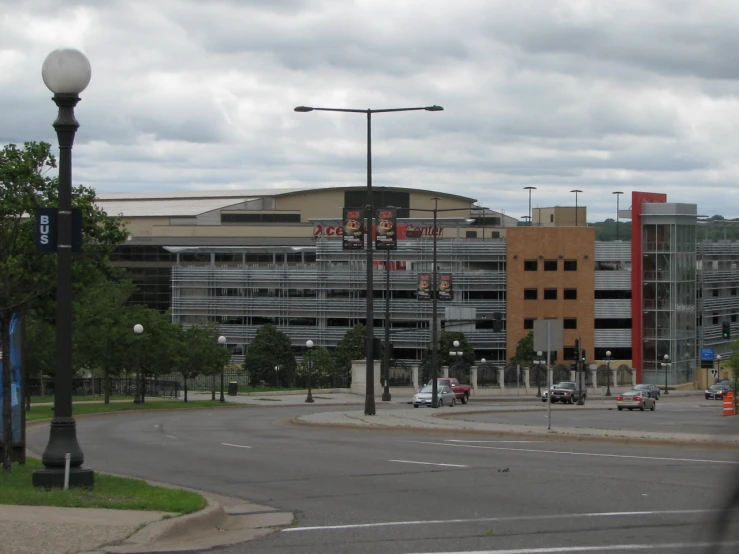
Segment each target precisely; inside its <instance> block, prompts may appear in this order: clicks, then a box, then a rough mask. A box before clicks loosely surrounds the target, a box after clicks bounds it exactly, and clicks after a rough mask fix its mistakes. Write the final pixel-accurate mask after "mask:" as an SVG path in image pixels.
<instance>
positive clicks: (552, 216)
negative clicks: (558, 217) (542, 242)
mask: <svg viewBox="0 0 739 554" xmlns="http://www.w3.org/2000/svg"><path fill="white" fill-rule="evenodd" d="M549 223H554V214H549Z"/></svg>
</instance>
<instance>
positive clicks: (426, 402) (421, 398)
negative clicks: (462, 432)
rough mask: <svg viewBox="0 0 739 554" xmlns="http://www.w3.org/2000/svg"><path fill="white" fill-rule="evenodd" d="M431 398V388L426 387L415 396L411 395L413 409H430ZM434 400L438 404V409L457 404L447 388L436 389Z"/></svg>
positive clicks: (451, 392) (452, 393)
mask: <svg viewBox="0 0 739 554" xmlns="http://www.w3.org/2000/svg"><path fill="white" fill-rule="evenodd" d="M432 396H433V387H432V386H431V385H426V386H425V387H423V388H422V389H421V390H420V391H418V392H417V393H416V394H415V395H413V407H414V408H418V407H419V406H429V407H431V399H432ZM436 398H437V399H438V402H439V408H441V407H442V406H454V405H455V404H456V403H457V398H456V396H455V394H454V392H453V391H452V389H450V388H449V387H438V388H437V389H436Z"/></svg>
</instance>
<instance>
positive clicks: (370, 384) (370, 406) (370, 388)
mask: <svg viewBox="0 0 739 554" xmlns="http://www.w3.org/2000/svg"><path fill="white" fill-rule="evenodd" d="M418 110H425V111H427V112H441V111H444V108H442V107H441V106H425V107H419V108H390V109H382V110H371V109H368V110H356V109H348V108H314V107H310V106H297V107H296V108H295V111H296V112H312V111H324V112H346V113H363V114H367V200H366V205H365V216H366V233H367V241H366V242H367V243H366V244H365V248H366V249H367V291H366V294H367V314H366V331H367V335H366V338H365V346H364V350H365V358H366V361H367V366H366V371H365V380H366V383H367V385H366V392H365V397H364V415H375V413H376V411H375V360H374V352H373V351H372V348H373V346H374V340H373V339H374V331H375V329H374V315H375V314H374V299H373V295H374V290H373V289H374V287H373V282H372V281H373V271H374V269H373V267H372V253H373V249H372V215H373V214H372V204H373V201H372V114H373V113H387V112H411V111H418Z"/></svg>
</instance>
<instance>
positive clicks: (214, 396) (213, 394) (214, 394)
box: [210, 373, 216, 401]
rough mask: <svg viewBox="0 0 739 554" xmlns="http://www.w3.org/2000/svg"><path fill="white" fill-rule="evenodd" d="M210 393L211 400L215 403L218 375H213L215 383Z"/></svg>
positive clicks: (212, 384)
mask: <svg viewBox="0 0 739 554" xmlns="http://www.w3.org/2000/svg"><path fill="white" fill-rule="evenodd" d="M210 392H211V398H210V399H211V400H213V401H215V399H216V374H215V373H214V374H213V382H212V383H211V386H210Z"/></svg>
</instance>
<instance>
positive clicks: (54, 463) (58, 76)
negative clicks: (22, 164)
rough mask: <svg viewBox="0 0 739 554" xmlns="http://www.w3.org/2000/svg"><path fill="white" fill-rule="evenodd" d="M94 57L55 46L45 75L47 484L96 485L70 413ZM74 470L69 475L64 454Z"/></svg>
mask: <svg viewBox="0 0 739 554" xmlns="http://www.w3.org/2000/svg"><path fill="white" fill-rule="evenodd" d="M91 74H92V71H91V69H90V62H89V61H88V59H87V57H86V56H85V55H84V54H83V53H82V52H80V51H79V50H75V49H71V48H64V49H59V50H54V51H53V52H52V53H51V54H49V55H48V56H47V57H46V59H45V60H44V64H43V66H42V68H41V77H42V78H43V80H44V83H45V84H46V86H47V87H48V88H49V90H50V91H51V92H53V93H54V97H53V100H54V103H55V104H56V105H57V106H58V108H59V114H58V116H57V118H56V121H54V130H55V131H56V134H57V138H58V140H59V199H58V204H57V207H58V211H57V251H56V252H57V286H56V333H57V335H56V336H57V350H56V363H57V366H56V374H55V375H56V379H55V390H54V418H53V419H52V420H51V424H50V430H49V442H48V444H47V446H46V449H45V450H44V453H43V456H42V458H41V461H42V462H43V464H44V468H43V469H39V470H36V471H35V472H34V473H33V485H34V486H35V487H43V488H63V487H65V481H66V485H68V486H70V487H93V486H94V484H95V474H94V472H93V471H92V470H91V469H86V468H83V467H82V464H83V463H84V461H85V457H84V454H83V453H82V449H81V448H80V445H79V443H78V442H77V424H76V422H75V420H74V417H73V415H72V145H73V144H74V135H75V133H76V132H77V129H78V128H79V126H80V125H79V123H78V122H77V120H76V119H75V117H74V107H75V106H76V105H77V103H78V102H79V101H80V97H79V93H80V92H82V91H83V90H85V88H87V85H88V84H89V83H90V76H91ZM67 455H69V466H70V471H69V475H68V480H67V478H66V477H65V466H66V463H67V462H66V456H67Z"/></svg>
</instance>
